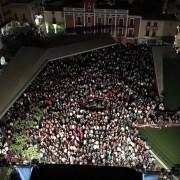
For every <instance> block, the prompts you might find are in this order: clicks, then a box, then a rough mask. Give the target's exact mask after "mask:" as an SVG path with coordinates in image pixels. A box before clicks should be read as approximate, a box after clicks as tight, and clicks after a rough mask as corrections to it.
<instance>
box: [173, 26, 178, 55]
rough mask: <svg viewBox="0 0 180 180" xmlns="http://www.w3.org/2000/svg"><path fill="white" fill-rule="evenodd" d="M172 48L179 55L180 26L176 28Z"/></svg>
mask: <svg viewBox="0 0 180 180" xmlns="http://www.w3.org/2000/svg"><path fill="white" fill-rule="evenodd" d="M173 46H174V48H175V50H176V53H177V54H178V53H180V26H177V30H176V35H175V40H174V45H173Z"/></svg>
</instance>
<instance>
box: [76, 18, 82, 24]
mask: <svg viewBox="0 0 180 180" xmlns="http://www.w3.org/2000/svg"><path fill="white" fill-rule="evenodd" d="M76 24H77V25H82V23H81V17H77V18H76Z"/></svg>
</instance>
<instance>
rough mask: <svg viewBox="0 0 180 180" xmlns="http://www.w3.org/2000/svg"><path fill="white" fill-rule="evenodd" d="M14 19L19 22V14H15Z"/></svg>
mask: <svg viewBox="0 0 180 180" xmlns="http://www.w3.org/2000/svg"><path fill="white" fill-rule="evenodd" d="M14 19H15V20H16V21H17V20H18V17H17V14H16V13H14Z"/></svg>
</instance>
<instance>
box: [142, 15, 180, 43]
mask: <svg viewBox="0 0 180 180" xmlns="http://www.w3.org/2000/svg"><path fill="white" fill-rule="evenodd" d="M178 25H179V22H178V20H177V18H176V17H175V16H173V15H167V14H160V15H156V16H154V17H153V16H152V15H151V16H143V17H142V20H141V26H140V35H139V36H140V38H139V42H145V43H148V42H155V43H156V42H157V43H162V41H163V40H168V39H169V40H170V41H171V40H172V38H173V37H174V35H175V34H176V28H177V26H178Z"/></svg>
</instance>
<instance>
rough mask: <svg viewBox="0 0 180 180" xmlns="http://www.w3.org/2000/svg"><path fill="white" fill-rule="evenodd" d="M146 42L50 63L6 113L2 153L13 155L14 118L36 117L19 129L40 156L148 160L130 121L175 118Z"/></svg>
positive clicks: (69, 160)
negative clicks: (160, 91) (37, 116)
mask: <svg viewBox="0 0 180 180" xmlns="http://www.w3.org/2000/svg"><path fill="white" fill-rule="evenodd" d="M155 82H156V80H155V73H154V66H153V60H152V53H151V49H150V48H149V47H148V46H144V45H136V46H134V45H127V46H123V45H114V46H111V47H107V48H103V49H100V50H95V51H92V52H88V53H84V54H80V55H77V56H73V57H70V58H65V59H61V60H57V61H53V62H49V63H48V65H47V66H46V67H45V69H44V70H43V71H42V72H41V73H40V75H38V76H37V78H36V79H35V80H34V81H33V83H32V84H31V85H30V86H29V87H28V88H27V89H26V91H25V92H24V93H23V95H22V96H21V97H20V98H19V99H18V100H17V101H16V103H15V104H14V105H13V106H12V107H11V109H10V110H9V111H8V112H7V113H6V115H5V117H6V119H7V124H6V127H5V128H4V127H1V129H0V130H1V131H0V138H1V144H0V146H1V150H0V151H1V152H0V154H3V155H4V156H8V155H10V154H12V152H11V150H10V149H9V144H8V142H9V140H10V139H11V138H12V133H13V131H14V129H13V125H14V122H15V121H17V120H20V121H25V120H28V119H29V118H31V117H32V113H33V108H32V107H34V106H36V107H38V108H39V109H41V110H42V112H43V117H42V119H40V121H37V122H36V125H35V126H34V127H33V128H30V129H28V130H26V136H27V137H28V138H29V140H30V143H29V144H28V145H27V147H28V146H29V147H30V146H32V145H37V146H38V148H39V150H40V152H41V153H42V157H41V158H40V161H42V162H46V163H60V164H80V165H82V164H88V165H94V166H125V167H136V166H137V165H138V166H139V165H140V166H142V167H143V168H144V169H153V168H154V167H155V159H154V157H153V156H152V155H151V153H150V151H149V149H148V148H147V147H146V145H145V142H144V141H143V140H142V139H141V138H140V135H139V131H138V129H137V128H136V127H135V126H134V124H135V123H136V122H139V121H140V122H143V123H145V124H146V123H153V124H158V123H159V122H161V121H168V122H173V123H179V119H180V113H179V112H175V113H168V112H166V111H165V110H164V105H163V103H162V102H161V100H160V98H159V97H158V93H157V89H156V84H155Z"/></svg>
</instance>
